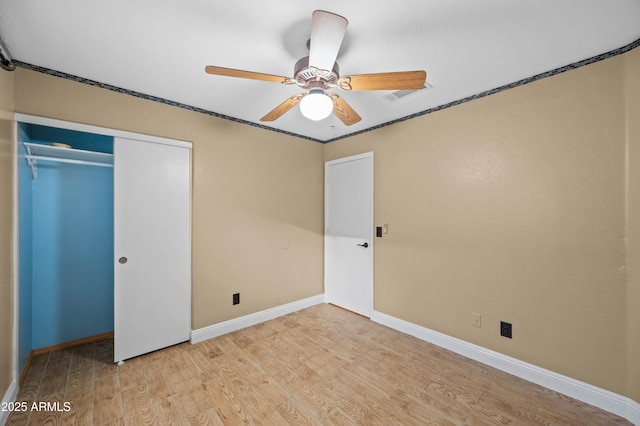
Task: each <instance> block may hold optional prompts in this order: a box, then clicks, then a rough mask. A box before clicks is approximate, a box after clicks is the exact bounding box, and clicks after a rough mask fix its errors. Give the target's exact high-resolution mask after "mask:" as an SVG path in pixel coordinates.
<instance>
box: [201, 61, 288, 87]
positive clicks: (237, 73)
mask: <svg viewBox="0 0 640 426" xmlns="http://www.w3.org/2000/svg"><path fill="white" fill-rule="evenodd" d="M204 70H205V71H206V72H207V73H209V74H213V75H224V76H227V77H238V78H250V79H253V80H262V81H272V82H274V83H288V82H289V80H290V79H289V78H287V77H281V76H278V75H272V74H263V73H260V72H253V71H243V70H236V69H233V68H223V67H215V66H213V65H208V66H206V67H205V69H204Z"/></svg>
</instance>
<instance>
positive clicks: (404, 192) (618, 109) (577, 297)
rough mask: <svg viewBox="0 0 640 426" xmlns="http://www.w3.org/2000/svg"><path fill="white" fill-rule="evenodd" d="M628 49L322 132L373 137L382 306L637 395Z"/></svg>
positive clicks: (332, 149)
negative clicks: (425, 110)
mask: <svg viewBox="0 0 640 426" xmlns="http://www.w3.org/2000/svg"><path fill="white" fill-rule="evenodd" d="M634 54H635V55H637V52H636V53H634ZM624 64H625V58H624V57H622V56H618V57H615V58H612V59H609V60H606V61H602V62H599V63H596V64H592V65H589V66H586V67H583V68H579V69H577V70H573V71H570V72H566V73H563V74H560V75H556V76H554V77H550V78H546V79H543V80H540V81H537V82H535V83H532V84H528V85H525V86H521V87H518V88H515V89H512V90H508V91H504V92H501V93H499V94H496V95H492V96H489V97H485V98H482V99H479V100H475V101H472V102H468V103H465V104H462V105H459V106H456V107H453V108H449V109H445V110H441V111H439V112H436V113H432V114H428V115H425V116H423V117H419V118H416V119H414V120H409V121H405V122H403V123H399V124H396V125H393V126H389V127H386V128H383V129H380V130H378V131H375V132H369V133H365V134H361V135H358V136H355V137H352V138H349V139H346V140H342V141H337V142H334V143H331V144H328V145H327V146H326V149H325V160H332V159H335V158H340V157H343V156H346V155H350V154H355V153H360V152H365V151H370V150H372V151H374V152H375V196H374V197H375V207H374V209H375V211H374V217H375V223H376V225H381V224H383V223H388V224H389V234H388V235H385V236H384V237H383V238H376V240H375V309H376V310H378V311H381V312H384V313H386V314H390V315H393V316H395V317H398V318H402V319H404V320H407V321H410V322H413V323H416V324H419V325H422V326H425V327H428V328H430V329H433V330H437V331H440V332H443V333H446V334H448V335H451V336H454V337H457V338H460V339H463V340H465V341H468V342H472V343H475V344H478V345H480V346H483V347H486V348H490V349H493V350H496V351H498V352H500V353H503V354H507V355H510V356H513V357H515V358H518V359H521V360H524V361H527V362H530V363H532V364H535V365H538V366H541V367H544V368H547V369H549V370H552V371H556V372H558V373H561V374H564V375H567V376H569V377H573V378H576V379H578V380H582V381H585V382H587V383H591V384H593V385H596V386H599V387H602V388H605V389H608V390H611V391H613V392H617V393H620V394H625V395H635V398H636V399H638V389H637V382H636V384H635V386H636V388H635V390H634V391H631V389H630V388H628V384H627V378H626V375H627V357H628V356H631V355H633V354H635V355H636V356H635V358H633V359H634V360H635V361H634V362H636V363H637V359H640V358H639V357H638V356H637V355H638V352H637V350H638V349H637V346H636V349H635V352H633V353H631V352H630V353H627V352H626V347H627V339H628V338H629V337H630V335H629V334H628V333H627V331H626V330H627V323H628V322H633V321H635V323H636V324H637V321H638V313H637V309H636V308H637V306H638V303H637V301H638V298H637V296H636V298H635V304H634V309H633V313H631V312H630V313H629V315H628V316H627V315H626V314H625V309H626V305H625V297H626V284H625V277H626V274H625V268H624V266H625V191H624V190H625V174H624V170H625V167H624V165H625V128H624V114H625V109H624V108H625V104H624V92H625V89H626V86H625V82H624V81H625V80H624V72H625V71H624ZM630 68H631V69H629V70H628V72H627V73H628V74H630V75H631V74H633V75H638V73H639V72H640V67H639V66H638V65H637V61H636V65H634V66H632V67H630ZM635 84H636V87H637V83H635ZM426 96H428V94H427V95H426ZM634 102H635V105H636V108H637V102H638V100H637V97H636V99H635V101H634ZM636 115H637V112H636ZM636 121H637V120H636ZM636 126H637V124H636ZM636 130H637V127H636ZM636 142H637V138H636ZM636 163H637V164H638V166H640V159H638V160H636ZM635 288H636V291H637V285H636V286H635ZM474 312H475V313H479V314H481V315H482V327H481V328H475V327H472V326H471V322H472V313H474ZM501 320H504V321H508V322H511V323H513V339H512V340H509V339H506V338H503V337H500V335H499V323H500V321H501ZM629 363H631V360H629ZM636 368H637V367H636Z"/></svg>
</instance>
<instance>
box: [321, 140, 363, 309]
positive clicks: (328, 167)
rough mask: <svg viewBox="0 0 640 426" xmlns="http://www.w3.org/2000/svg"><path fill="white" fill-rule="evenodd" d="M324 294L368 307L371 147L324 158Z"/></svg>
mask: <svg viewBox="0 0 640 426" xmlns="http://www.w3.org/2000/svg"><path fill="white" fill-rule="evenodd" d="M325 297H326V299H327V302H329V303H333V304H334V305H337V306H340V307H343V308H345V309H348V310H350V311H353V312H356V313H358V314H361V315H364V316H367V317H370V316H371V311H372V310H373V153H372V152H369V153H366V154H361V155H356V156H352V157H346V158H342V159H339V160H334V161H329V162H326V163H325Z"/></svg>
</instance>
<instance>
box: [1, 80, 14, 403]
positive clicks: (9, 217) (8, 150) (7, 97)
mask: <svg viewBox="0 0 640 426" xmlns="http://www.w3.org/2000/svg"><path fill="white" fill-rule="evenodd" d="M13 75H14V74H13V73H10V72H7V71H4V70H0V200H2V202H0V342H2V343H0V399H2V398H4V395H5V392H6V391H7V389H8V388H9V385H10V384H11V381H12V380H13V372H12V371H13V368H12V365H13V352H12V347H13V345H12V342H13V255H12V251H13V250H12V248H13V247H12V244H13V203H12V202H11V200H12V199H13V149H12V146H13V144H12V141H13Z"/></svg>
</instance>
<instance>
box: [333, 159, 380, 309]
mask: <svg viewBox="0 0 640 426" xmlns="http://www.w3.org/2000/svg"><path fill="white" fill-rule="evenodd" d="M373 154H374V153H373V151H368V152H364V153H362V154H355V155H350V156H347V157H342V158H337V159H335V160H329V161H325V163H324V259H325V261H324V295H325V296H324V301H325V303H329V300H328V297H327V286H328V285H329V284H328V280H327V277H328V275H329V271H328V265H327V257H328V256H327V254H328V253H327V250H328V248H327V247H328V244H327V238H328V237H329V235H328V234H327V230H328V229H329V223H328V217H329V214H328V213H329V212H328V202H327V201H328V191H327V185H328V179H327V176H328V170H329V167H330V166H331V165H334V164H340V163H346V162H349V161H355V160H361V159H364V158H370V159H371V175H370V177H369V178H370V182H371V205H370V207H369V209H370V212H371V226H370V227H369V241H371V243H370V244H371V246H370V249H371V288H370V291H371V299H370V306H369V312H368V317H369V318H371V315H372V314H373V311H374V306H375V303H374V302H375V264H374V262H375V253H374V248H375V244H374V240H375V237H374V232H373V228H374V227H375V225H374V223H375V218H374V209H373V206H374V196H375V194H374V189H375V182H374V176H375V173H374V170H375V161H374V155H373Z"/></svg>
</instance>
